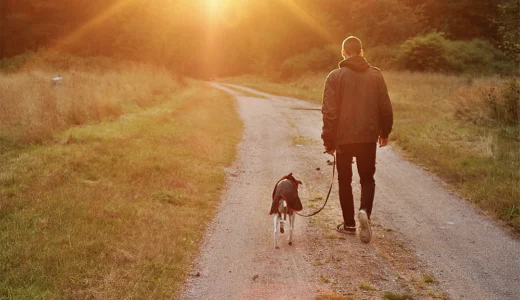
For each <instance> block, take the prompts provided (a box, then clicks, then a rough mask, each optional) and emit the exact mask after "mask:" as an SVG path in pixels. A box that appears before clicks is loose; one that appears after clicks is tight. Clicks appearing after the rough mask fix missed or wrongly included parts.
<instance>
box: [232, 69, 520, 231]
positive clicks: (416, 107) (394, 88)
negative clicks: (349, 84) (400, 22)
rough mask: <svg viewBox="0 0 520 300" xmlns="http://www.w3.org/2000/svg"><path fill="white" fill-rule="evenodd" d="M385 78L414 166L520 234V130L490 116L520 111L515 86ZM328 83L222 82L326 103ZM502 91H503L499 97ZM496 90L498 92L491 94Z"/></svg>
mask: <svg viewBox="0 0 520 300" xmlns="http://www.w3.org/2000/svg"><path fill="white" fill-rule="evenodd" d="M384 75H385V79H386V81H387V85H388V88H389V91H390V97H391V99H392V104H393V107H394V119H395V122H394V131H393V133H392V134H391V135H390V138H391V140H392V141H394V142H397V144H398V145H399V147H400V148H401V149H402V150H404V151H405V153H406V154H407V156H408V158H409V159H410V160H412V161H414V162H416V163H418V164H420V165H422V166H424V167H425V168H426V169H427V170H429V171H432V172H434V173H436V174H438V175H439V176H441V177H442V178H443V179H444V180H445V181H447V182H448V183H449V184H451V186H452V187H453V188H454V189H455V190H456V191H458V192H459V193H460V194H461V195H462V196H463V197H464V198H465V199H467V200H469V201H471V202H474V203H476V204H477V205H479V206H480V207H481V208H483V209H484V210H487V211H489V212H491V213H492V214H493V215H495V216H496V218H498V219H501V220H503V221H505V222H506V223H507V224H509V225H511V226H512V227H513V228H514V229H515V230H516V231H517V232H520V125H519V124H518V123H514V122H512V121H510V119H511V117H508V119H507V120H508V121H507V122H498V121H494V120H496V119H497V118H498V117H497V116H494V115H493V114H492V115H491V116H490V115H489V113H494V114H495V115H500V116H501V115H502V114H505V113H502V112H501V111H502V110H500V109H502V107H505V109H503V110H504V111H506V112H511V111H512V107H513V108H514V107H517V106H518V104H517V102H514V100H517V101H518V99H515V96H514V95H516V94H517V93H518V89H517V88H515V86H514V85H513V84H512V83H511V82H512V81H511V80H503V79H500V78H493V77H487V78H476V79H474V78H471V79H468V78H467V77H464V76H449V75H441V74H421V73H410V72H386V73H385V74H384ZM325 78H326V74H325V73H323V74H315V75H307V76H303V77H301V78H297V79H294V80H290V81H286V82H283V83H280V82H271V81H269V80H267V79H264V78H260V77H255V76H240V77H234V78H226V79H223V81H225V82H231V83H235V84H240V85H244V86H248V87H251V88H255V89H258V90H261V91H265V92H268V93H273V94H277V95H284V96H291V97H296V98H299V99H304V100H308V101H310V102H312V103H317V104H319V103H321V97H322V90H323V85H324V82H325ZM508 82H509V83H508ZM499 87H500V88H502V89H504V90H503V91H497V90H496V88H499ZM492 88H495V90H492ZM490 90H491V91H494V92H493V93H494V94H492V95H491V94H489V93H488V94H486V91H488V92H489V91H490ZM515 93H516V94H515ZM479 97H480V98H482V99H481V100H478V101H477V100H475V99H479ZM497 97H502V98H503V99H498V98H497ZM495 98H496V99H495ZM517 98H518V97H517ZM490 99H491V100H493V101H491V100H490ZM515 103H516V104H515ZM490 105H491V108H490V107H489V106H490ZM515 105H517V106H515ZM499 108H500V109H499ZM490 109H491V110H490ZM509 115H513V114H511V113H509ZM480 120H484V121H480Z"/></svg>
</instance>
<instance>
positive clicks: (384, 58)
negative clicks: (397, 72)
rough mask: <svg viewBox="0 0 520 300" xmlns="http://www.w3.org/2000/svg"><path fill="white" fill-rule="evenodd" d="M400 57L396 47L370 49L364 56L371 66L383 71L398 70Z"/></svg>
mask: <svg viewBox="0 0 520 300" xmlns="http://www.w3.org/2000/svg"><path fill="white" fill-rule="evenodd" d="M398 55H399V49H398V48H397V47H395V46H378V47H374V48H368V49H366V50H365V54H364V56H365V57H366V58H367V60H368V62H369V63H370V64H372V65H373V66H376V67H379V68H383V69H394V68H396V67H397V57H398Z"/></svg>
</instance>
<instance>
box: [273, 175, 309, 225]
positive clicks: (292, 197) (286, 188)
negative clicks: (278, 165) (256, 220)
mask: <svg viewBox="0 0 520 300" xmlns="http://www.w3.org/2000/svg"><path fill="white" fill-rule="evenodd" d="M298 184H301V181H299V180H296V178H294V177H293V176H292V173H289V174H287V175H285V176H284V177H282V179H280V180H279V181H278V182H277V183H276V185H275V186H274V189H273V202H272V204H271V210H270V211H269V214H270V215H272V214H275V213H277V212H278V203H279V202H280V198H283V199H285V201H286V202H287V206H288V207H289V209H290V210H292V211H296V212H297V211H301V210H302V209H303V206H302V202H301V200H300V197H299V196H298Z"/></svg>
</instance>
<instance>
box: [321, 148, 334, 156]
mask: <svg viewBox="0 0 520 300" xmlns="http://www.w3.org/2000/svg"><path fill="white" fill-rule="evenodd" d="M323 153H328V154H330V155H332V156H334V153H336V149H327V147H325V152H323Z"/></svg>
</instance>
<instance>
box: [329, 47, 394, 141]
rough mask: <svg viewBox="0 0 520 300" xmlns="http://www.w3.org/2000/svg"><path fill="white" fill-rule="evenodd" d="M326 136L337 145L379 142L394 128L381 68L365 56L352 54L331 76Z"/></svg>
mask: <svg viewBox="0 0 520 300" xmlns="http://www.w3.org/2000/svg"><path fill="white" fill-rule="evenodd" d="M322 112H323V120H324V126H323V136H322V138H323V139H324V140H327V139H328V140H332V141H334V144H335V145H341V144H351V143H366V142H376V141H377V139H378V137H379V136H386V137H387V136H388V134H389V133H390V131H391V128H392V121H393V116H392V106H391V104H390V98H389V97H388V91H387V88H386V84H385V82H384V79H383V75H382V74H381V72H380V71H379V69H377V68H374V67H371V66H370V64H368V62H367V61H366V60H365V59H364V58H363V57H362V56H354V57H350V58H348V59H346V60H344V61H342V62H341V63H340V68H339V69H336V70H334V71H333V72H331V73H330V74H329V76H328V77H327V82H326V85H325V92H324V97H323V108H322Z"/></svg>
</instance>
